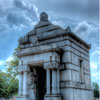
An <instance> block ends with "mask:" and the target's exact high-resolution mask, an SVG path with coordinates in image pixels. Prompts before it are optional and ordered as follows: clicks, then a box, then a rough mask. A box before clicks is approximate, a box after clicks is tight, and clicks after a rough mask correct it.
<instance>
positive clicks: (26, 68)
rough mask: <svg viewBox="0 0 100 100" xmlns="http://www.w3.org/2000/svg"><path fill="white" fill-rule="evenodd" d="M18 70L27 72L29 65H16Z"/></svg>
mask: <svg viewBox="0 0 100 100" xmlns="http://www.w3.org/2000/svg"><path fill="white" fill-rule="evenodd" d="M18 72H19V73H22V72H29V66H28V65H23V66H18Z"/></svg>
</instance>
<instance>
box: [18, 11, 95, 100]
mask: <svg viewBox="0 0 100 100" xmlns="http://www.w3.org/2000/svg"><path fill="white" fill-rule="evenodd" d="M19 44H20V47H21V50H20V51H18V54H17V56H18V57H19V67H18V73H19V93H18V97H17V100H93V91H92V88H91V74H90V61H89V50H90V45H89V44H87V43H86V42H84V41H83V40H82V39H80V38H79V37H78V36H76V35H75V34H74V33H73V32H72V31H71V29H70V27H67V28H66V29H63V28H61V27H60V26H56V25H53V24H52V23H51V22H50V21H49V20H48V15H47V14H46V13H45V12H43V13H41V14H40V21H39V23H38V24H37V25H36V26H35V27H34V29H33V30H32V31H30V32H29V33H27V34H26V36H24V37H22V38H20V39H19Z"/></svg>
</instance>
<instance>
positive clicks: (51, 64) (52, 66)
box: [44, 62, 60, 69]
mask: <svg viewBox="0 0 100 100" xmlns="http://www.w3.org/2000/svg"><path fill="white" fill-rule="evenodd" d="M44 68H45V69H48V68H49V69H59V68H60V64H59V63H58V62H46V63H44Z"/></svg>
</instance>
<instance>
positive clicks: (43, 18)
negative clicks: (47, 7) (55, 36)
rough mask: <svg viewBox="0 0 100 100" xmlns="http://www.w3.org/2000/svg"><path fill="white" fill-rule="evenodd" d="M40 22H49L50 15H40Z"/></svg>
mask: <svg viewBox="0 0 100 100" xmlns="http://www.w3.org/2000/svg"><path fill="white" fill-rule="evenodd" d="M40 21H48V15H47V14H46V13H45V12H42V13H41V14H40Z"/></svg>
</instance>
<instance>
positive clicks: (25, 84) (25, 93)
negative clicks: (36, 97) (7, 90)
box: [23, 71, 28, 96]
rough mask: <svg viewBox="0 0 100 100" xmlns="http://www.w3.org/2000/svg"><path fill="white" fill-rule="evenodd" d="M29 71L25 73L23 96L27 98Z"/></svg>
mask: <svg viewBox="0 0 100 100" xmlns="http://www.w3.org/2000/svg"><path fill="white" fill-rule="evenodd" d="M27 73H28V72H27V71H24V73H23V95H24V96H27Z"/></svg>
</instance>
